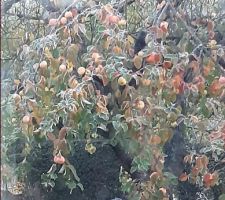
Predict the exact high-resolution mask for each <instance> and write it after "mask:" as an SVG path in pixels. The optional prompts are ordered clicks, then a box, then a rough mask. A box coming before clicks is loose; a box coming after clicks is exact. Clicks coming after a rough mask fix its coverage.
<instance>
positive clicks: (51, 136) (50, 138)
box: [47, 133, 56, 142]
mask: <svg viewBox="0 0 225 200" xmlns="http://www.w3.org/2000/svg"><path fill="white" fill-rule="evenodd" d="M47 137H48V139H49V140H50V141H52V142H53V141H54V140H55V139H56V138H55V135H54V134H53V133H47Z"/></svg>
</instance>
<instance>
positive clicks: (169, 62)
mask: <svg viewBox="0 0 225 200" xmlns="http://www.w3.org/2000/svg"><path fill="white" fill-rule="evenodd" d="M172 66H173V63H172V62H171V61H169V60H165V61H164V62H163V67H164V68H165V69H171V68H172Z"/></svg>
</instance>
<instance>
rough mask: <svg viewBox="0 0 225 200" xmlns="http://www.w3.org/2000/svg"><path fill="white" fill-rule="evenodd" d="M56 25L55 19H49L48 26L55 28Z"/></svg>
mask: <svg viewBox="0 0 225 200" xmlns="http://www.w3.org/2000/svg"><path fill="white" fill-rule="evenodd" d="M57 23H58V20H57V19H50V20H49V22H48V24H49V26H56V25H57Z"/></svg>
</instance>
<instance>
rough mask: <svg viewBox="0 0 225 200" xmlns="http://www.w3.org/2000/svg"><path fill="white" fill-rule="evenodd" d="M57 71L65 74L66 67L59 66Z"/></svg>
mask: <svg viewBox="0 0 225 200" xmlns="http://www.w3.org/2000/svg"><path fill="white" fill-rule="evenodd" d="M59 71H60V72H63V73H65V72H66V65H64V64H61V65H60V66H59Z"/></svg>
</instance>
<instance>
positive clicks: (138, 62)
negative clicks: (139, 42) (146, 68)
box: [133, 55, 143, 69]
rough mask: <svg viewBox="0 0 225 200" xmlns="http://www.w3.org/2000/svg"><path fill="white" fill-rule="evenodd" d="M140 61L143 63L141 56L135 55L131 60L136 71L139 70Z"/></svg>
mask: <svg viewBox="0 0 225 200" xmlns="http://www.w3.org/2000/svg"><path fill="white" fill-rule="evenodd" d="M142 61H143V58H142V56H139V55H135V57H134V59H133V62H134V66H135V67H136V69H140V68H141V66H142Z"/></svg>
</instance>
